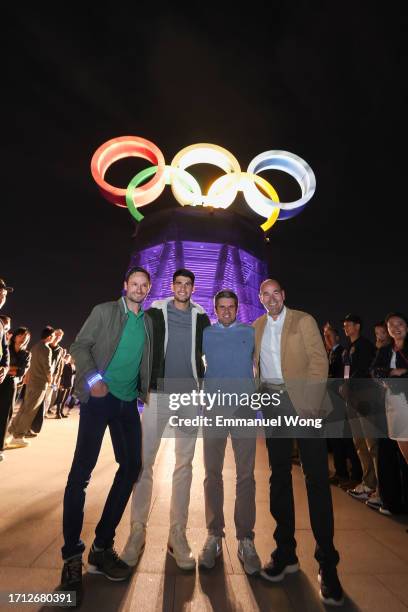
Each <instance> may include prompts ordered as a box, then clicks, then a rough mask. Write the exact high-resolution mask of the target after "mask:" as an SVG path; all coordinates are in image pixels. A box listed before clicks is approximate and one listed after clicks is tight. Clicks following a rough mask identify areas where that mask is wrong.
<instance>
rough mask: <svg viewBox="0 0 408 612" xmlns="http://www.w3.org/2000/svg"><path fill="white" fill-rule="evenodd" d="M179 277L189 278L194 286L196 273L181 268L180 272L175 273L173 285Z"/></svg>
mask: <svg viewBox="0 0 408 612" xmlns="http://www.w3.org/2000/svg"><path fill="white" fill-rule="evenodd" d="M178 276H186V277H187V278H189V279H190V280H191V282H192V283H193V285H194V282H195V275H194V272H192V271H191V270H187V269H186V268H179V269H178V270H176V271H175V273H174V274H173V283H174V281H175V280H176V278H177V277H178Z"/></svg>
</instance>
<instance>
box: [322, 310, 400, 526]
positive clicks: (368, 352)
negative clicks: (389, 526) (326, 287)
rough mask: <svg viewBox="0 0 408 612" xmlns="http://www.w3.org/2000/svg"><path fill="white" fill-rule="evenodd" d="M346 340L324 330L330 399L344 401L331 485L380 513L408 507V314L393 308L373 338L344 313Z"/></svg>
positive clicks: (332, 446) (376, 327)
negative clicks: (343, 343)
mask: <svg viewBox="0 0 408 612" xmlns="http://www.w3.org/2000/svg"><path fill="white" fill-rule="evenodd" d="M343 330H344V334H345V336H346V340H347V345H346V346H342V344H341V342H340V337H339V331H338V330H337V329H336V328H335V327H334V325H332V324H331V323H330V322H327V323H326V324H325V326H324V328H323V336H324V342H325V346H326V350H327V353H328V358H329V381H330V379H331V381H332V382H331V383H330V382H329V389H330V390H331V398H332V401H333V404H337V405H340V407H343V412H342V415H343V419H344V427H343V432H342V434H343V435H342V437H341V438H338V439H335V438H333V439H329V440H328V444H329V448H330V449H331V451H332V453H333V462H334V469H335V471H334V473H333V474H332V475H331V477H330V482H331V483H332V484H333V485H337V486H340V487H342V488H344V489H345V490H346V491H347V493H348V494H349V495H351V496H352V497H354V498H355V499H357V500H360V501H363V502H365V503H366V504H367V506H369V507H370V508H373V509H375V510H378V511H379V512H380V513H381V514H385V515H388V516H389V515H391V514H400V513H402V512H408V469H407V462H408V402H407V399H408V335H407V330H408V319H407V317H406V316H405V315H404V314H403V313H401V312H390V313H389V314H388V315H387V316H386V318H385V320H383V321H379V322H377V323H376V324H375V325H374V328H373V335H374V336H375V344H374V343H373V342H371V341H370V340H369V339H368V338H366V337H365V336H364V335H363V333H362V331H363V321H362V319H361V317H360V316H359V315H357V314H349V315H347V316H346V317H345V318H344V321H343Z"/></svg>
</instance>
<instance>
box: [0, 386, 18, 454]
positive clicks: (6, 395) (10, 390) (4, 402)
mask: <svg viewBox="0 0 408 612" xmlns="http://www.w3.org/2000/svg"><path fill="white" fill-rule="evenodd" d="M14 397H15V385H14V379H13V378H11V377H10V376H6V378H5V380H4V381H3V382H2V383H1V384H0V450H3V448H4V441H5V438H6V436H7V429H8V425H9V422H10V419H11V417H12V415H13V406H14Z"/></svg>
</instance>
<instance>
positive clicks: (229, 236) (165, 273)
mask: <svg viewBox="0 0 408 612" xmlns="http://www.w3.org/2000/svg"><path fill="white" fill-rule="evenodd" d="M264 244H265V242H264V236H263V232H262V230H261V229H260V228H259V227H257V225H256V224H254V222H253V220H252V219H248V218H245V217H243V216H241V215H238V214H236V213H233V212H230V211H229V210H215V211H213V212H210V210H209V209H203V208H202V207H200V208H194V207H190V206H188V207H179V208H172V209H171V210H165V211H162V212H157V213H153V214H152V213H151V214H149V215H148V216H146V218H145V219H144V220H143V223H141V224H140V225H137V227H136V233H135V250H134V252H133V253H132V256H131V260H130V266H137V265H140V266H143V267H144V268H146V269H147V270H149V272H150V274H151V275H152V290H151V292H150V294H149V296H148V299H147V300H146V302H145V308H148V307H149V306H150V304H151V303H152V301H153V300H157V299H162V298H164V297H168V296H170V295H171V289H170V284H171V281H172V276H173V273H174V271H175V270H177V269H178V268H188V269H190V270H192V271H193V272H194V274H195V276H196V281H195V284H196V289H195V293H194V295H193V298H192V299H193V301H196V302H197V303H198V304H200V305H201V306H202V307H203V308H204V309H205V310H206V312H207V313H208V315H209V316H210V318H211V319H213V320H214V319H215V316H214V306H213V297H214V295H215V294H216V293H217V291H219V290H220V289H231V290H232V291H235V293H237V295H238V297H239V303H240V306H239V313H238V318H239V320H240V321H242V322H244V323H251V322H252V321H254V320H255V319H256V318H257V317H258V316H260V315H261V314H263V313H264V310H263V308H262V307H261V305H260V303H259V299H258V291H259V285H260V283H261V281H262V280H264V279H265V278H266V277H267V265H266V263H265V253H264Z"/></svg>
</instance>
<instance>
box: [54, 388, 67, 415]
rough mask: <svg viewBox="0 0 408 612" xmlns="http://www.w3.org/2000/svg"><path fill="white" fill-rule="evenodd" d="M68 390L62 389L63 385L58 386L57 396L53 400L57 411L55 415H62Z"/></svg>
mask: <svg viewBox="0 0 408 612" xmlns="http://www.w3.org/2000/svg"><path fill="white" fill-rule="evenodd" d="M68 392H69V389H64V388H63V387H60V388H59V389H58V393H57V398H56V400H55V403H56V405H57V411H56V415H57V416H62V414H63V412H64V406H65V401H66V399H67V397H68Z"/></svg>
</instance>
